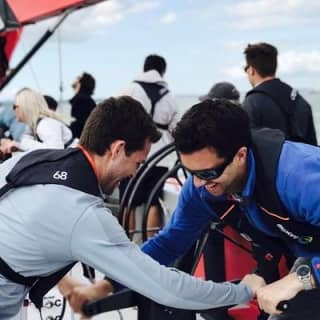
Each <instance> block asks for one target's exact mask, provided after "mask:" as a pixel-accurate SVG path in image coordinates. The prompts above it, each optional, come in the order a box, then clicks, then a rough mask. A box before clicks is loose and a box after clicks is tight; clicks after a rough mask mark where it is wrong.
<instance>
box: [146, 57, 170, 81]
mask: <svg viewBox="0 0 320 320" xmlns="http://www.w3.org/2000/svg"><path fill="white" fill-rule="evenodd" d="M166 68H167V63H166V60H165V59H164V58H163V57H161V56H158V55H157V54H150V55H149V56H147V57H146V59H145V60H144V66H143V71H144V72H146V71H149V70H157V71H158V72H159V73H160V75H161V76H163V75H164V73H165V72H166Z"/></svg>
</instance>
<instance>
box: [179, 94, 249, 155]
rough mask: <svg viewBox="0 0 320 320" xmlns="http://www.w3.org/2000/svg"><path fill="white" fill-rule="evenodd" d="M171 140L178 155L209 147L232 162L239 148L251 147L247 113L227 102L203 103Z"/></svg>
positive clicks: (190, 112)
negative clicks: (173, 141)
mask: <svg viewBox="0 0 320 320" xmlns="http://www.w3.org/2000/svg"><path fill="white" fill-rule="evenodd" d="M173 136H174V140H175V144H176V147H177V150H178V151H179V152H181V153H184V154H191V153H193V152H195V151H199V150H201V149H203V148H207V147H209V148H210V147H212V148H214V149H215V150H216V152H217V154H218V156H219V157H221V158H225V159H232V158H233V157H234V155H235V154H236V152H237V151H238V150H239V148H241V147H243V146H246V147H249V146H250V145H251V132H250V124H249V117H248V115H247V113H246V111H245V110H244V109H242V108H241V107H240V106H239V105H238V104H236V103H233V102H231V101H229V100H227V99H215V100H205V101H203V102H201V103H198V104H196V105H194V106H192V107H191V108H190V109H189V110H188V111H187V112H186V113H185V114H184V115H183V116H182V118H181V120H180V121H179V122H178V124H177V126H176V128H175V130H174V132H173Z"/></svg>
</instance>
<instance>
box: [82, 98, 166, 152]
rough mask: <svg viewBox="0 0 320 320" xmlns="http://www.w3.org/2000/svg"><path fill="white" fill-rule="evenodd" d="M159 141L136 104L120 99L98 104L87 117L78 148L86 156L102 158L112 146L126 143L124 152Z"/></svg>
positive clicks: (146, 116)
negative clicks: (83, 150)
mask: <svg viewBox="0 0 320 320" xmlns="http://www.w3.org/2000/svg"><path fill="white" fill-rule="evenodd" d="M160 137H161V133H160V132H159V131H158V129H157V127H156V125H155V124H154V122H153V120H152V118H151V117H150V115H149V114H148V113H147V112H146V111H145V109H144V108H143V106H142V105H141V103H140V102H138V101H137V100H135V99H133V98H131V97H127V96H122V97H118V98H114V97H111V98H109V99H106V100H104V101H102V102H101V103H99V104H98V105H97V106H96V107H95V108H94V109H93V110H92V112H91V113H90V116H89V117H88V119H87V121H86V124H85V126H84V129H83V131H82V134H81V137H80V142H79V143H80V144H81V145H82V146H84V147H85V148H86V149H87V150H88V151H89V152H92V153H94V154H97V155H100V156H102V155H104V154H105V152H106V150H107V149H108V148H109V147H110V145H111V144H112V142H114V141H116V140H124V141H125V143H126V144H125V151H126V154H127V155H128V156H129V155H130V154H131V153H133V152H135V151H138V150H143V148H144V145H145V142H146V141H147V140H149V141H150V142H152V143H154V142H157V141H158V140H159V139H160Z"/></svg>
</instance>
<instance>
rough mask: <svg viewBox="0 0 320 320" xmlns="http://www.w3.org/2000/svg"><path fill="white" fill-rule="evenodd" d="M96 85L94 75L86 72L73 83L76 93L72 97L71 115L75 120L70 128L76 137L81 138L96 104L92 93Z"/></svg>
mask: <svg viewBox="0 0 320 320" xmlns="http://www.w3.org/2000/svg"><path fill="white" fill-rule="evenodd" d="M95 86H96V81H95V79H94V77H93V76H92V75H91V74H89V73H87V72H84V73H82V74H81V75H80V76H79V77H77V78H76V80H75V81H74V82H73V84H72V88H73V90H74V93H75V95H74V96H73V97H72V98H71V99H70V101H69V102H70V104H71V117H73V118H74V119H75V120H74V121H73V122H72V123H71V125H70V129H71V131H72V135H73V137H74V138H80V135H81V132H82V129H83V127H84V124H85V122H86V120H87V118H88V117H89V115H90V113H91V111H92V110H93V109H94V107H95V106H96V103H95V101H94V100H93V99H92V97H91V96H92V95H93V92H94V89H95Z"/></svg>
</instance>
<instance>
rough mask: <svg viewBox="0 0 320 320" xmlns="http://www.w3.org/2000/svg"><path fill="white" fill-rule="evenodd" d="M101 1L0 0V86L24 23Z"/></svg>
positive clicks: (100, 0) (6, 73) (34, 21)
mask: <svg viewBox="0 0 320 320" xmlns="http://www.w3.org/2000/svg"><path fill="white" fill-rule="evenodd" d="M102 1H106V0H47V1H44V0H0V86H1V84H2V83H3V84H4V81H5V78H6V76H7V75H8V68H9V61H10V58H11V55H12V53H13V50H14V48H15V47H16V44H17V42H18V41H19V37H20V35H21V31H22V27H23V26H24V25H27V24H31V23H36V22H38V21H40V20H43V19H46V18H50V17H53V16H57V15H60V14H61V13H63V12H64V11H66V10H68V9H80V8H84V7H88V6H90V5H94V4H97V3H99V2H102Z"/></svg>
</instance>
